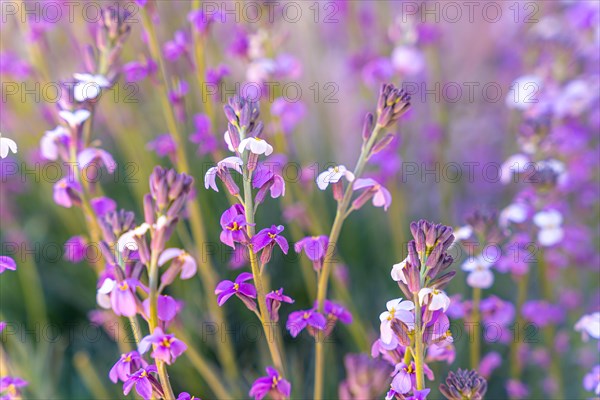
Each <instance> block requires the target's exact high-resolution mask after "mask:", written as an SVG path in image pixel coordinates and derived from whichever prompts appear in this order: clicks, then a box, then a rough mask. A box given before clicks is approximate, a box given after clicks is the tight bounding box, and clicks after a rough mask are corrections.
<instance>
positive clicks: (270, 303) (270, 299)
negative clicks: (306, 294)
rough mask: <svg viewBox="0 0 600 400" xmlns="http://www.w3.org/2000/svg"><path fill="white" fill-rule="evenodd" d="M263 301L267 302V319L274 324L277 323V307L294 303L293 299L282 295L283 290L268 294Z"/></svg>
mask: <svg viewBox="0 0 600 400" xmlns="http://www.w3.org/2000/svg"><path fill="white" fill-rule="evenodd" d="M265 300H266V302H267V310H269V317H270V318H271V321H274V322H277V321H279V307H281V303H288V304H292V303H293V302H294V299H292V298H291V297H289V296H286V295H284V294H283V288H280V289H279V290H274V291H272V292H270V293H268V294H267V295H266V296H265Z"/></svg>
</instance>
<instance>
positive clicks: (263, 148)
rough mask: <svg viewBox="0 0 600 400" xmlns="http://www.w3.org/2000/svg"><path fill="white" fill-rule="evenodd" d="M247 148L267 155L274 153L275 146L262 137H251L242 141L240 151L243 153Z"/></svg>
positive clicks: (255, 152)
mask: <svg viewBox="0 0 600 400" xmlns="http://www.w3.org/2000/svg"><path fill="white" fill-rule="evenodd" d="M245 149H248V150H250V152H252V153H254V154H258V155H260V154H264V155H265V156H268V155H271V153H273V146H271V145H270V144H269V143H267V142H266V141H265V140H262V139H261V138H255V137H249V138H246V139H244V140H242V141H241V142H240V146H239V147H238V151H239V152H240V153H243V152H244V150H245Z"/></svg>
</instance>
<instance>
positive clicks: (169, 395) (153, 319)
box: [148, 250, 175, 400]
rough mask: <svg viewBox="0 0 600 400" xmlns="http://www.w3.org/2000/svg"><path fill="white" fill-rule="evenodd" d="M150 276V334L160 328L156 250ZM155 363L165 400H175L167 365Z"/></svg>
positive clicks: (159, 361) (151, 258) (152, 259)
mask: <svg viewBox="0 0 600 400" xmlns="http://www.w3.org/2000/svg"><path fill="white" fill-rule="evenodd" d="M148 275H149V287H150V295H149V299H150V315H149V317H148V325H149V328H150V333H154V330H155V329H156V327H157V326H158V252H157V251H156V250H152V254H151V257H150V267H149V270H148ZM155 362H156V368H157V369H158V377H159V379H160V384H161V386H162V389H163V392H164V395H165V399H166V400H175V395H174V394H173V389H171V383H170V382H169V374H168V373H167V368H166V366H165V363H164V362H163V361H161V360H159V359H157V358H155Z"/></svg>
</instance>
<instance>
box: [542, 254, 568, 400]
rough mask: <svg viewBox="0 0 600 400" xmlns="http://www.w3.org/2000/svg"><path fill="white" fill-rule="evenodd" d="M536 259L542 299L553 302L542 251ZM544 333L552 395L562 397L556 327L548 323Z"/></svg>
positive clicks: (546, 265) (562, 389)
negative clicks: (551, 379) (548, 351)
mask: <svg viewBox="0 0 600 400" xmlns="http://www.w3.org/2000/svg"><path fill="white" fill-rule="evenodd" d="M539 257H540V258H539V260H538V272H539V279H540V285H541V289H542V296H543V298H544V300H546V301H547V302H553V301H554V300H555V299H554V297H555V296H554V293H553V290H552V286H551V282H550V279H549V276H548V264H547V263H546V259H545V257H544V252H543V251H540V256H539ZM543 333H544V341H545V342H546V346H548V348H549V349H550V356H551V361H550V374H551V375H552V378H553V379H554V382H556V392H555V393H554V395H555V396H556V398H559V399H563V398H565V397H564V385H563V377H562V372H561V368H560V358H559V357H560V355H559V354H558V352H557V351H556V347H555V346H554V338H555V337H556V328H555V327H554V325H552V324H548V325H547V326H545V327H544V328H543Z"/></svg>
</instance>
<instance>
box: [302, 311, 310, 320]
mask: <svg viewBox="0 0 600 400" xmlns="http://www.w3.org/2000/svg"><path fill="white" fill-rule="evenodd" d="M302 318H304V319H309V318H310V314H309V313H307V312H305V313H304V315H303V316H302Z"/></svg>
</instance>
